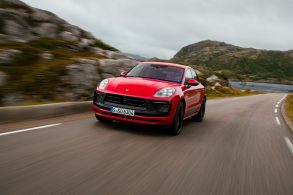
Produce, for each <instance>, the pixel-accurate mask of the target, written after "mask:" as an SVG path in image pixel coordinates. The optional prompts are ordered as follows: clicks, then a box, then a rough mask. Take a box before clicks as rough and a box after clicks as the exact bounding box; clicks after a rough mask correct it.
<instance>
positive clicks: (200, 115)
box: [193, 99, 206, 122]
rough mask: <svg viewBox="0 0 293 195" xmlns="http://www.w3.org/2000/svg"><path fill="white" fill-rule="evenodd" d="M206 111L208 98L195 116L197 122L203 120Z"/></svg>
mask: <svg viewBox="0 0 293 195" xmlns="http://www.w3.org/2000/svg"><path fill="white" fill-rule="evenodd" d="M205 111H206V100H205V99H204V101H203V102H202V104H201V106H200V109H199V111H198V113H197V114H196V115H195V116H194V117H193V120H194V121H197V122H202V121H203V119H204V115H205Z"/></svg>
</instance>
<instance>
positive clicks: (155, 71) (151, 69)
mask: <svg viewBox="0 0 293 195" xmlns="http://www.w3.org/2000/svg"><path fill="white" fill-rule="evenodd" d="M183 74H184V68H179V67H174V66H166V65H158V64H138V65H136V66H135V67H134V68H132V69H131V70H130V71H129V72H128V73H127V75H126V76H127V77H141V78H150V79H157V80H163V81H171V82H175V83H181V81H182V77H183Z"/></svg>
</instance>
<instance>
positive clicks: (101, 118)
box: [95, 114, 112, 123]
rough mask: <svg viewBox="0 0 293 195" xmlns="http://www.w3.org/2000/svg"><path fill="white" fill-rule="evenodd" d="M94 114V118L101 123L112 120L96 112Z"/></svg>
mask: <svg viewBox="0 0 293 195" xmlns="http://www.w3.org/2000/svg"><path fill="white" fill-rule="evenodd" d="M95 115H96V119H98V121H100V122H101V123H110V122H111V121H112V120H111V119H108V118H105V117H102V116H99V115H97V114H95Z"/></svg>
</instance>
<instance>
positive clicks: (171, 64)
mask: <svg viewBox="0 0 293 195" xmlns="http://www.w3.org/2000/svg"><path fill="white" fill-rule="evenodd" d="M141 63H142V64H158V65H163V66H175V67H178V68H190V67H189V66H184V65H182V64H174V63H168V62H141Z"/></svg>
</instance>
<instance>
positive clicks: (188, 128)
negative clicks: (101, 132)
mask: <svg viewBox="0 0 293 195" xmlns="http://www.w3.org/2000/svg"><path fill="white" fill-rule="evenodd" d="M203 123H204V122H203ZM95 125H97V126H99V127H100V128H102V129H106V130H107V131H120V132H125V133H131V134H135V135H141V136H153V137H174V135H172V134H171V132H169V130H168V128H167V127H164V126H155V125H139V124H132V123H125V122H120V121H113V122H111V123H101V122H96V123H95ZM202 127H203V126H202V124H201V123H198V122H194V121H192V120H189V119H187V120H185V121H184V124H183V129H182V132H181V134H180V135H179V136H191V135H198V136H200V135H202V134H204V133H205V132H204V131H202ZM175 137H176V136H175Z"/></svg>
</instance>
